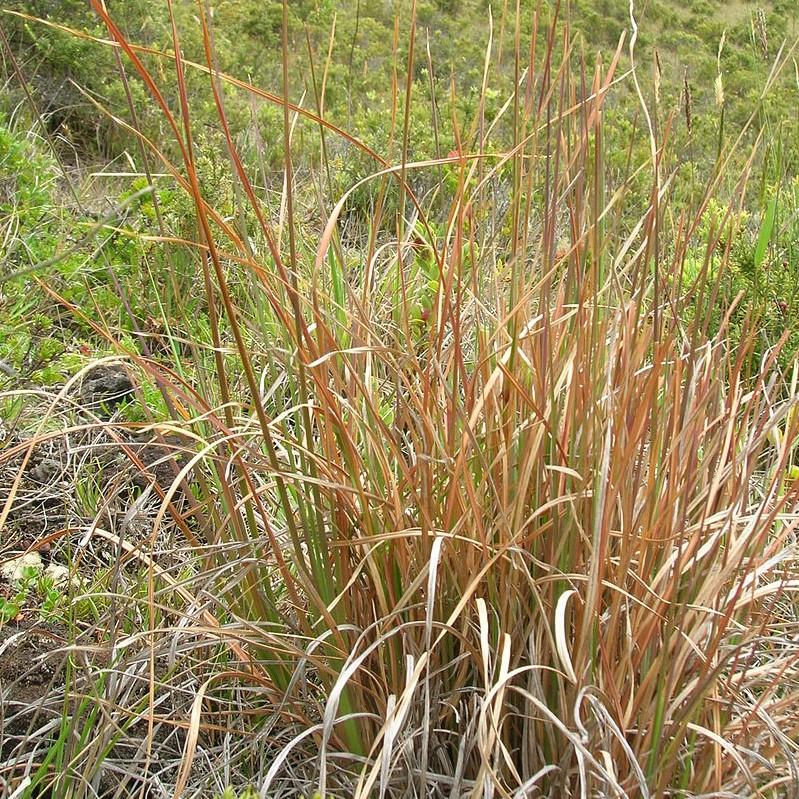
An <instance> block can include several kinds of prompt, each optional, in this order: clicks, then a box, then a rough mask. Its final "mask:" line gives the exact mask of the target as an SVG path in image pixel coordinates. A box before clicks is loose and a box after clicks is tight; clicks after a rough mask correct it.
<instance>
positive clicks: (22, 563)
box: [0, 552, 44, 585]
mask: <svg viewBox="0 0 799 799" xmlns="http://www.w3.org/2000/svg"><path fill="white" fill-rule="evenodd" d="M28 569H33V570H34V571H35V572H36V574H41V572H42V570H43V569H44V564H43V563H42V556H41V555H40V554H39V553H38V552H26V553H25V554H24V555H20V556H19V557H18V558H12V559H11V560H7V561H6V562H5V563H3V564H2V565H0V576H2V577H3V579H5V580H7V581H8V582H9V583H11V584H12V585H17V584H19V583H20V582H22V580H23V578H24V577H25V572H26V571H27V570H28Z"/></svg>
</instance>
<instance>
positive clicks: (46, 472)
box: [28, 458, 61, 484]
mask: <svg viewBox="0 0 799 799" xmlns="http://www.w3.org/2000/svg"><path fill="white" fill-rule="evenodd" d="M59 474H61V464H60V463H59V462H58V461H56V460H53V459H52V458H44V460H42V461H40V462H39V463H37V464H36V466H34V467H33V468H32V469H31V470H30V471H29V472H28V475H29V476H30V478H31V479H32V480H35V481H36V482H37V483H44V484H48V483H52V482H53V481H54V480H55V478H56V477H57V476H58V475H59Z"/></svg>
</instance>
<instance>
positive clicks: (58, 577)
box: [44, 563, 69, 586]
mask: <svg viewBox="0 0 799 799" xmlns="http://www.w3.org/2000/svg"><path fill="white" fill-rule="evenodd" d="M44 576H45V577H49V578H50V579H51V580H52V581H53V585H56V586H62V585H67V584H68V583H69V569H68V568H67V567H66V566H62V565H61V564H60V563H51V564H49V565H48V567H47V568H46V569H45V570H44Z"/></svg>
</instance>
